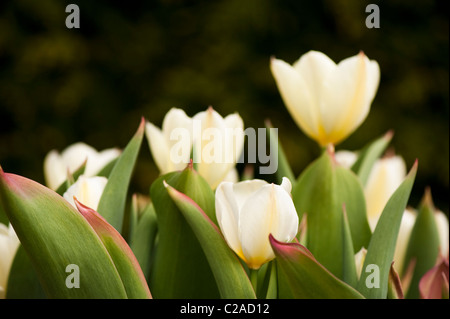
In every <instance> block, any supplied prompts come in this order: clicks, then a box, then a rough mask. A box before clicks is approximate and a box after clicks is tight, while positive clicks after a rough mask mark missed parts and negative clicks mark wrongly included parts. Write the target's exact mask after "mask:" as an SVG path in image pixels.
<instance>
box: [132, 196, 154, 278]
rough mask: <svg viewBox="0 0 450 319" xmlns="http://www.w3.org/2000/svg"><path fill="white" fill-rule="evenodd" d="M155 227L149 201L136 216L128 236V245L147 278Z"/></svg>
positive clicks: (152, 208) (151, 206)
mask: <svg viewBox="0 0 450 319" xmlns="http://www.w3.org/2000/svg"><path fill="white" fill-rule="evenodd" d="M157 227H158V225H157V219H156V213H155V209H154V207H153V204H152V203H149V204H148V205H147V206H146V207H145V208H144V210H143V212H142V213H141V214H140V216H139V217H138V218H137V221H136V225H135V227H134V229H133V231H132V233H131V238H130V247H131V249H132V250H133V253H134V255H135V256H136V259H137V260H138V261H139V265H141V269H142V271H143V272H144V275H145V278H147V279H148V276H149V272H150V258H151V256H152V253H153V251H154V243H155V238H156V234H157Z"/></svg>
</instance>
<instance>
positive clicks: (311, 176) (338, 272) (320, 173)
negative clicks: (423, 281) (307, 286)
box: [292, 149, 371, 279]
mask: <svg viewBox="0 0 450 319" xmlns="http://www.w3.org/2000/svg"><path fill="white" fill-rule="evenodd" d="M292 198H293V201H294V205H295V207H296V209H297V213H298V214H299V219H300V220H301V218H302V215H303V214H304V213H306V214H307V221H306V223H307V232H306V233H307V235H306V245H307V247H308V249H309V250H310V251H311V252H312V253H313V255H314V256H315V258H316V259H317V260H318V261H319V262H320V263H321V264H322V265H324V266H325V267H326V268H327V269H328V270H330V271H331V272H332V273H333V274H334V275H335V276H337V277H338V278H341V279H343V275H344V274H343V271H344V270H343V267H344V261H343V258H344V256H345V255H344V252H343V249H344V246H345V245H344V242H343V240H344V237H343V236H342V233H343V232H342V225H343V222H342V216H343V214H342V207H343V205H345V207H346V213H347V215H348V224H349V227H350V234H351V236H350V237H351V239H352V245H353V249H354V250H355V251H359V250H360V249H361V247H363V246H364V247H367V245H368V242H369V240H370V236H371V231H370V227H369V223H368V221H367V216H366V203H365V198H364V192H363V189H362V186H361V183H360V182H359V180H358V178H357V176H356V175H355V174H354V173H353V172H351V171H350V170H348V169H345V168H344V167H341V166H339V165H337V163H336V162H335V160H334V151H333V150H332V149H328V150H326V151H325V152H324V153H323V154H322V155H321V157H319V158H318V159H317V160H315V161H314V162H313V163H312V164H310V166H308V167H307V168H306V169H305V171H303V173H302V174H301V175H300V177H299V179H298V181H297V183H296V185H295V186H294V187H293V189H292ZM347 254H350V252H348V253H347Z"/></svg>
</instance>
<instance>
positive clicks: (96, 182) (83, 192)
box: [63, 175, 108, 211]
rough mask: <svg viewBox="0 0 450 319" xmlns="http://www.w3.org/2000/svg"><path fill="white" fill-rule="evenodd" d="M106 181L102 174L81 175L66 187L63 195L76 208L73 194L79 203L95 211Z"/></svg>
mask: <svg viewBox="0 0 450 319" xmlns="http://www.w3.org/2000/svg"><path fill="white" fill-rule="evenodd" d="M107 182H108V179H107V178H106V177H103V176H94V177H87V176H84V175H81V176H80V177H78V179H77V181H76V182H75V183H74V184H72V185H71V186H70V187H69V188H68V189H67V191H66V192H65V193H64V195H63V197H64V198H65V200H67V201H68V202H69V203H70V204H72V206H74V207H75V208H76V205H75V201H74V199H73V197H74V196H75V197H76V198H77V200H78V201H79V202H80V203H82V204H83V205H85V206H88V207H89V208H92V209H93V210H95V211H96V210H97V208H98V203H99V202H100V198H101V197H102V194H103V190H104V189H105V186H106V183H107Z"/></svg>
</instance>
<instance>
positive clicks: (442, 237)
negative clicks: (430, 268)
mask: <svg viewBox="0 0 450 319" xmlns="http://www.w3.org/2000/svg"><path fill="white" fill-rule="evenodd" d="M434 218H435V219H436V226H437V229H438V235H439V243H440V247H439V250H440V254H441V255H442V256H443V257H445V256H447V257H448V242H449V224H448V218H447V216H446V215H445V214H444V213H443V212H442V211H440V210H437V211H436V212H435V213H434Z"/></svg>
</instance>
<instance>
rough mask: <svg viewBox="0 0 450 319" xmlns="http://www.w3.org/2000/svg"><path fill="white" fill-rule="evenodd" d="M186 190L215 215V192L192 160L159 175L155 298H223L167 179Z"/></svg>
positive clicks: (152, 285)
mask: <svg viewBox="0 0 450 319" xmlns="http://www.w3.org/2000/svg"><path fill="white" fill-rule="evenodd" d="M164 181H166V182H167V183H169V184H170V185H172V186H173V187H174V188H175V189H177V190H179V191H181V192H183V193H185V194H186V195H187V196H189V197H190V198H192V199H193V200H195V202H196V203H197V204H198V205H199V206H200V207H201V208H202V210H203V211H204V212H205V213H207V214H208V216H213V215H214V192H213V191H212V189H211V187H210V186H209V185H208V183H207V182H206V181H205V180H204V179H203V178H202V177H201V176H200V175H199V174H198V173H197V172H195V171H194V170H193V167H192V165H191V164H190V165H189V166H188V167H187V168H186V169H185V170H183V171H181V172H172V173H168V174H166V175H163V176H161V177H159V178H158V179H156V180H155V181H154V182H153V184H152V186H151V188H150V197H151V200H152V202H153V205H154V208H155V213H156V218H157V222H158V239H157V246H156V247H155V252H154V255H153V261H152V264H151V269H150V276H149V286H150V289H151V291H152V295H153V297H154V298H163V299H166V298H177V299H180V298H181V299H185V298H189V299H190V298H192V299H197V298H219V296H220V295H219V290H218V288H217V284H216V283H215V280H214V276H213V273H212V271H211V268H210V266H209V264H208V260H207V259H206V256H205V253H204V252H203V249H202V247H201V246H200V243H199V241H198V240H197V237H196V236H195V234H194V233H193V231H192V229H191V227H190V226H189V224H188V223H187V222H186V219H185V218H184V217H183V215H182V213H181V212H180V210H179V209H178V207H177V206H176V205H175V203H174V202H173V200H172V199H171V198H170V196H169V194H168V192H167V190H166V188H165V186H164V185H163V182H164Z"/></svg>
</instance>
